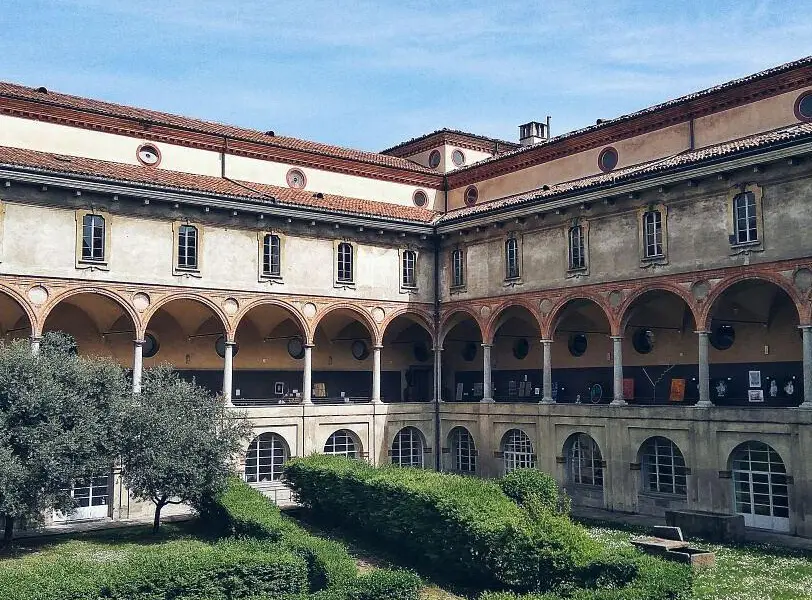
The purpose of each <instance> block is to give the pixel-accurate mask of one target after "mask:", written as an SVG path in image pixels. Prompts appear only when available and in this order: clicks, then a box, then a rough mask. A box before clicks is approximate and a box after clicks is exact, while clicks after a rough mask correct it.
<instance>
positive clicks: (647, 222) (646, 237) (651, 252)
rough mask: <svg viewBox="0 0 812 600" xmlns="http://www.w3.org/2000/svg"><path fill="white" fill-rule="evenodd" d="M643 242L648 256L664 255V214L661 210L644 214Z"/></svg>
mask: <svg viewBox="0 0 812 600" xmlns="http://www.w3.org/2000/svg"><path fill="white" fill-rule="evenodd" d="M643 244H644V248H643V249H644V252H645V257H646V258H654V257H656V256H662V255H663V216H662V214H661V213H660V211H659V210H650V211H648V212H646V213H644V214H643Z"/></svg>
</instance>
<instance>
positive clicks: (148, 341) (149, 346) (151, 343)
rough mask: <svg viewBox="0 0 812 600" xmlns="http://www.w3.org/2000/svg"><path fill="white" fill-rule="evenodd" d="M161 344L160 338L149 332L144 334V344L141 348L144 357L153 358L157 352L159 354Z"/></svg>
mask: <svg viewBox="0 0 812 600" xmlns="http://www.w3.org/2000/svg"><path fill="white" fill-rule="evenodd" d="M160 348H161V345H160V344H159V343H158V339H157V338H156V337H155V336H154V335H152V334H151V333H148V334H146V335H145V336H144V346H143V347H142V349H141V353H142V355H143V357H144V358H152V357H153V356H155V355H156V354H158V350H160Z"/></svg>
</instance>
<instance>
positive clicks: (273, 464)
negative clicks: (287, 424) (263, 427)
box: [245, 433, 288, 483]
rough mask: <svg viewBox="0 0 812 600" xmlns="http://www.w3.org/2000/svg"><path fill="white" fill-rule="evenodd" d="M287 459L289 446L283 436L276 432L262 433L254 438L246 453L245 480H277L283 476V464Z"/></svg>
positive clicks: (255, 481) (253, 481)
mask: <svg viewBox="0 0 812 600" xmlns="http://www.w3.org/2000/svg"><path fill="white" fill-rule="evenodd" d="M287 459H288V446H287V444H286V443H285V440H283V439H282V436H280V435H278V434H276V433H263V434H261V435H260V436H258V437H256V438H254V441H252V442H251V445H250V446H248V452H246V453H245V481H247V482H248V483H258V482H263V481H277V480H278V479H279V478H280V477H281V476H282V465H283V464H285V461H286V460H287Z"/></svg>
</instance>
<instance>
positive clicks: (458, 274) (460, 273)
mask: <svg viewBox="0 0 812 600" xmlns="http://www.w3.org/2000/svg"><path fill="white" fill-rule="evenodd" d="M462 258H463V257H462V250H461V249H459V248H457V249H456V250H454V252H452V253H451V272H452V273H451V285H452V286H453V287H462V286H464V285H465V267H464V265H463V263H462Z"/></svg>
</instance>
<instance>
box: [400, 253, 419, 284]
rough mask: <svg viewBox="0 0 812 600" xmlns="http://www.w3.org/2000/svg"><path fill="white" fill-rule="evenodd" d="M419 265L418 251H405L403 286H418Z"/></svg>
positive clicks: (402, 274) (402, 275)
mask: <svg viewBox="0 0 812 600" xmlns="http://www.w3.org/2000/svg"><path fill="white" fill-rule="evenodd" d="M416 266H417V253H416V252H415V251H414V250H404V251H403V272H402V273H401V278H402V280H403V287H417V278H416V275H415V268H416Z"/></svg>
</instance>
